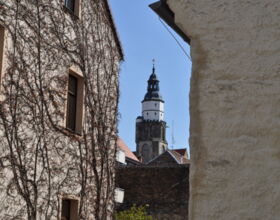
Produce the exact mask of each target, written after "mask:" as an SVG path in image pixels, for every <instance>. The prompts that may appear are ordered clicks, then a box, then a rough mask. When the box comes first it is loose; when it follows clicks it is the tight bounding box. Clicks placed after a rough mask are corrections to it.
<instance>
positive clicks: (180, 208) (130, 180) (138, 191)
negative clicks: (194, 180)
mask: <svg viewBox="0 0 280 220" xmlns="http://www.w3.org/2000/svg"><path fill="white" fill-rule="evenodd" d="M188 178H189V167H188V165H180V166H178V165H177V166H176V165H175V166H169V167H144V166H141V167H129V166H127V167H119V168H118V169H117V173H116V184H117V186H118V187H120V188H122V189H124V190H125V196H124V203H123V204H121V206H119V207H118V211H120V210H125V209H129V208H130V207H131V206H132V205H133V204H136V205H149V207H148V212H149V214H151V215H152V216H153V217H155V218H156V219H159V220H170V219H174V220H186V219H187V215H188V210H187V207H188V196H189V192H188V190H189V188H188V187H189V184H188Z"/></svg>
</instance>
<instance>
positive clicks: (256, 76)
mask: <svg viewBox="0 0 280 220" xmlns="http://www.w3.org/2000/svg"><path fill="white" fill-rule="evenodd" d="M160 3H161V4H162V6H163V7H162V8H161V9H159V8H158V9H159V10H157V9H156V10H157V12H158V13H159V14H161V15H162V18H163V19H166V20H167V22H168V23H169V24H170V25H171V26H172V27H173V28H174V29H175V30H177V32H178V33H179V34H181V36H183V38H184V39H185V40H186V41H190V46H191V57H192V65H193V66H192V78H191V91H190V116H191V117H190V118H191V120H190V152H191V166H190V203H189V213H190V215H189V219H190V220H201V219H204V220H224V219H227V220H236V219H254V220H260V219H271V220H276V219H279V216H280V209H279V208H278V204H279V202H280V187H279V181H280V176H279V170H280V163H279V155H280V149H279V142H280V137H279V129H280V127H279V96H280V95H279V94H280V87H279V80H280V78H279V77H280V74H279V73H280V68H279V59H280V44H279V30H280V23H279V19H280V14H279V9H280V2H279V1H278V0H267V1H262V0H248V1H238V0H232V1H226V0H218V1H216V0H215V1H214V0H211V1H204V0H167V1H164V0H162V1H160ZM158 6H159V5H158ZM166 6H167V7H166ZM162 11H165V12H167V13H166V14H165V15H168V16H164V15H163V14H162V13H161V12H162ZM178 30H179V31H178Z"/></svg>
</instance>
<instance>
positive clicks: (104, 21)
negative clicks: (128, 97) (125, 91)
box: [0, 0, 122, 220]
mask: <svg viewBox="0 0 280 220" xmlns="http://www.w3.org/2000/svg"><path fill="white" fill-rule="evenodd" d="M64 2H65V1H62V0H49V1H42V0H37V1H29V0H28V1H25V0H24V1H16V0H10V1H6V0H0V26H1V27H4V28H5V42H4V54H3V55H4V61H3V63H4V65H3V71H1V76H0V77H1V80H0V82H1V86H0V88H1V89H0V219H3V220H4V219H5V220H10V219H28V220H37V219H40V220H44V219H45V220H54V219H55V220H58V219H61V212H62V208H61V207H62V204H63V203H62V200H63V199H72V201H73V204H76V205H75V208H73V209H72V210H74V209H75V210H76V211H77V209H78V212H77V213H76V214H75V215H77V218H78V219H88V220H93V219H112V218H113V212H114V211H113V208H114V201H113V199H114V185H115V184H114V165H115V156H114V155H115V145H116V143H115V142H116V138H117V137H116V132H117V129H116V125H117V112H118V68H119V67H118V64H119V61H120V60H121V59H122V52H121V49H120V47H119V43H118V39H117V38H116V32H115V29H114V25H113V23H112V18H111V16H110V11H109V8H108V5H107V1H105V0H101V1H100V0H83V1H79V0H77V1H75V3H76V5H77V4H79V9H80V10H79V13H78V12H77V13H74V12H73V11H71V10H70V9H67V8H66V7H65V5H64ZM77 6H78V5H77ZM1 43H2V42H1ZM1 43H0V44H1ZM1 51H2V50H1ZM1 51H0V52H1ZM1 57H2V56H0V58H1ZM0 64H1V62H0ZM70 71H71V74H72V75H74V76H75V77H76V78H77V80H78V81H79V82H78V86H77V87H78V92H77V93H79V94H81V95H77V96H79V98H77V99H78V101H77V102H76V103H77V105H79V106H78V107H77V108H76V109H75V110H77V112H79V110H80V113H81V117H79V118H78V116H77V115H78V113H77V114H76V113H74V114H75V116H76V119H77V120H76V124H78V123H79V124H80V125H81V128H80V129H79V131H78V129H75V130H73V129H72V130H70V129H68V128H69V127H68V128H67V126H66V124H67V123H66V118H67V117H66V116H67V114H68V113H67V105H68V103H69V101H67V100H69V94H68V93H67V92H68V80H69V74H70ZM80 85H81V86H80ZM79 87H80V88H79ZM80 107H81V108H80ZM78 108H79V109H78ZM73 118H74V117H73ZM71 207H72V205H71ZM71 219H76V217H74V216H72V217H71Z"/></svg>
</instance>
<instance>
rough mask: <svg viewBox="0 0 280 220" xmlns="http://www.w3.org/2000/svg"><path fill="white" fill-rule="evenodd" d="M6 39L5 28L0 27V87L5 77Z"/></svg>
mask: <svg viewBox="0 0 280 220" xmlns="http://www.w3.org/2000/svg"><path fill="white" fill-rule="evenodd" d="M4 39H5V28H4V27H3V26H1V25H0V85H1V79H2V77H3V70H2V69H3V61H4Z"/></svg>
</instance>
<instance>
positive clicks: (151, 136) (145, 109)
mask: <svg viewBox="0 0 280 220" xmlns="http://www.w3.org/2000/svg"><path fill="white" fill-rule="evenodd" d="M165 130H166V122H165V121H164V101H163V99H162V96H161V95H160V93H159V80H158V79H157V76H156V74H155V67H154V66H153V71H152V74H151V76H150V78H149V80H148V88H147V93H146V95H145V97H144V100H143V101H142V116H138V117H137V119H136V138H135V141H136V152H137V155H138V157H140V158H141V159H142V162H144V163H147V162H149V161H150V160H152V159H153V158H155V157H156V156H158V155H160V154H162V153H163V152H165V151H166V150H167V141H166V138H165Z"/></svg>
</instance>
